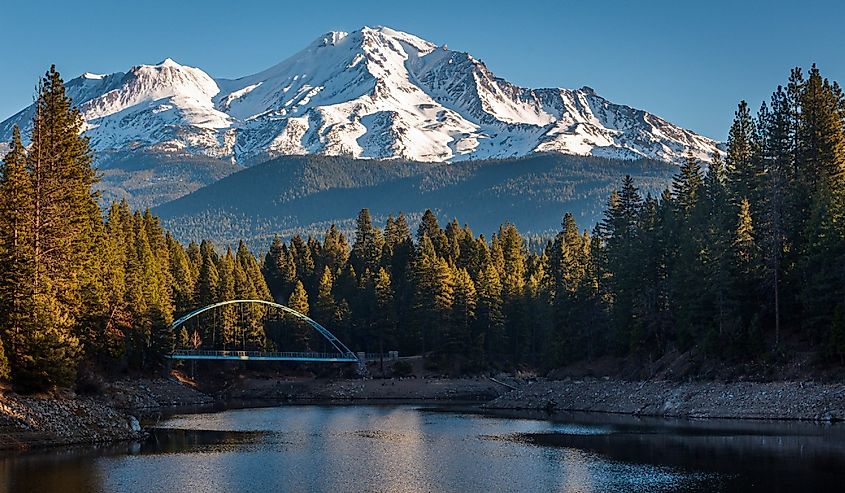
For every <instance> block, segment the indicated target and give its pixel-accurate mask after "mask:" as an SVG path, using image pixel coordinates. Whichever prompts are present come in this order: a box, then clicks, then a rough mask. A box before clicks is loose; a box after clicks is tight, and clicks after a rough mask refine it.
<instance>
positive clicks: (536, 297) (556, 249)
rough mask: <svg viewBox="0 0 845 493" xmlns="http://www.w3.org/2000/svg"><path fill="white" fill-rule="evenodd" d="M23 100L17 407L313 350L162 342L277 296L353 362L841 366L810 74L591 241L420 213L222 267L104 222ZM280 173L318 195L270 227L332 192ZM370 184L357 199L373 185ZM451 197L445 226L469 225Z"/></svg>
mask: <svg viewBox="0 0 845 493" xmlns="http://www.w3.org/2000/svg"><path fill="white" fill-rule="evenodd" d="M37 101H38V103H37V104H38V106H37V108H38V110H37V112H36V114H35V117H34V121H33V143H32V145H31V146H30V147H28V148H24V147H23V145H22V144H21V142H20V139H19V133H18V132H15V134H14V135H15V137H14V139H13V141H12V143H11V146H10V151H9V153H8V154H7V155H6V156H5V158H4V161H3V167H2V176H0V209H2V215H0V317H1V318H0V344H2V348H0V378H3V379H11V380H12V381H13V383H15V384H16V385H18V386H19V387H21V388H27V389H37V388H44V387H47V386H50V385H53V384H60V385H71V384H73V383H74V381H79V380H75V379H77V375H78V374H79V375H82V377H83V378H84V376H85V375H86V374H88V373H89V372H104V373H107V374H114V373H119V372H123V371H125V370H126V369H136V370H144V371H151V370H154V369H156V368H159V367H160V365H161V364H162V363H163V355H164V354H166V353H167V352H168V351H169V350H170V349H172V348H173V347H174V346H180V347H195V346H198V345H201V344H203V345H204V347H207V346H208V345H216V346H225V344H227V341H230V340H232V339H233V338H235V337H238V338H240V340H241V341H243V344H245V345H246V346H248V347H249V348H252V349H278V348H279V346H280V344H282V343H284V344H286V345H285V346H284V347H285V349H290V350H297V349H304V348H310V347H311V345H312V344H313V343H314V341H313V339H312V338H311V337H310V336H309V333H308V332H302V331H300V332H296V330H297V329H296V326H295V325H294V326H293V329H292V330H293V331H294V334H295V337H293V338H287V339H274V338H273V335H272V334H271V333H267V332H265V331H263V330H262V327H261V326H260V325H257V322H258V320H260V317H252V318H251V319H249V320H246V322H244V320H243V317H241V319H240V320H238V319H237V317H235V316H234V314H229V315H226V316H224V320H222V321H221V322H220V323H218V324H214V325H209V326H206V328H205V329H202V328H199V329H194V330H193V332H192V331H191V328H190V327H186V328H185V329H184V330H182V331H180V332H179V333H178V334H171V331H170V330H169V324H170V323H171V321H172V320H173V318H174V315H175V314H182V313H185V312H187V311H188V310H190V309H191V308H193V307H197V306H204V305H206V304H208V303H211V302H213V301H217V300H227V299H232V298H262V299H269V298H274V299H276V300H277V301H279V302H281V303H284V304H287V305H289V306H291V307H292V308H294V309H296V310H298V311H300V312H302V313H307V314H309V315H310V316H311V317H313V318H314V319H316V320H318V321H319V322H321V323H322V324H324V325H325V326H327V327H330V328H331V330H332V331H333V332H335V333H336V335H338V337H340V338H341V339H342V340H343V341H344V342H345V343H346V344H347V345H348V346H349V347H351V348H352V349H353V350H362V351H363V350H366V351H378V350H387V349H394V348H398V349H399V350H400V351H401V352H402V353H403V354H427V355H428V356H429V357H430V359H431V360H432V361H436V360H437V359H438V358H439V357H443V356H447V357H449V360H450V361H452V362H455V361H457V362H459V364H460V365H461V369H462V371H466V372H468V371H483V370H487V369H489V368H491V367H492V366H499V367H511V368H512V367H513V366H515V365H526V366H530V367H535V368H543V369H547V368H552V367H556V366H561V365H567V364H571V363H574V362H577V361H581V360H591V359H595V358H598V357H601V356H605V355H619V356H628V357H631V358H633V359H637V360H640V361H645V362H651V361H655V360H657V359H658V358H660V357H661V356H662V355H664V354H666V353H667V352H669V351H686V350H690V349H694V350H696V351H698V352H700V353H703V354H705V355H706V357H708V358H710V359H712V360H714V361H719V362H720V364H723V365H731V364H737V363H741V362H746V361H754V360H767V361H774V362H778V361H785V360H788V359H789V358H791V357H793V356H794V355H795V353H796V352H797V351H801V352H810V353H812V354H813V355H814V358H815V361H816V362H817V363H818V364H820V365H826V366H831V365H841V364H842V363H843V359H845V268H843V265H845V262H844V261H845V131H843V129H844V128H845V125H844V124H843V122H845V97H843V93H842V90H841V88H840V87H839V85H838V84H836V83H831V82H829V81H828V80H826V79H824V78H823V77H822V76H821V74H820V72H819V71H818V69H816V68H815V67H813V68H812V69H811V70H810V71H809V73H808V74H807V76H806V77H804V75H803V74H802V72H801V71H800V70H798V69H796V70H794V71H793V72H792V73H791V75H790V78H789V80H788V83H787V84H786V85H785V86H783V87H778V88H777V90H776V91H775V92H774V93H773V95H772V98H771V100H770V101H769V102H768V103H766V104H764V105H763V106H762V107H761V109H760V110H759V111H758V112H757V114H756V115H752V114H751V112H750V110H749V108H748V105H747V104H746V103H745V102H742V103H740V104H739V107H738V109H737V112H736V114H735V118H734V122H733V124H732V126H731V129H730V134H729V140H728V145H727V153H726V156H725V158H724V160H723V159H722V158H721V157H720V156H714V158H713V163H712V164H711V165H710V166H708V167H707V170H706V171H704V170H703V169H702V165H701V163H700V162H699V161H697V160H696V159H695V158H694V157H692V156H690V157H689V158H688V159H687V162H686V163H685V164H684V165H683V166H682V167H681V168H680V169H679V170H678V172H677V173H676V174H675V176H674V178H673V179H672V183H671V186H670V187H669V188H666V189H665V190H663V191H662V192H660V193H659V194H651V193H648V192H647V191H644V190H643V189H644V188H645V189H648V188H650V187H651V186H652V185H653V183H652V182H646V185H645V186H641V184H640V183H638V182H637V181H636V180H635V179H634V178H633V177H632V176H626V177H625V178H624V179H623V180H622V182H621V185H619V187H618V190H615V191H613V192H612V193H611V194H610V195H609V199H608V200H607V207H606V210H605V212H604V214H603V218H602V220H601V221H600V223H599V224H598V225H597V226H596V227H595V228H592V229H591V230H589V231H588V230H586V229H581V228H580V227H579V226H578V224H577V221H576V218H575V217H574V216H573V215H572V214H568V213H567V214H565V215H563V219H562V224H561V226H560V227H559V228H558V229H557V230H556V234H555V235H554V237H553V238H552V239H551V240H549V241H548V242H547V243H546V244H545V245H542V246H541V247H539V248H531V249H529V248H528V242H527V241H526V240H525V238H524V237H523V236H522V235H521V234H520V233H519V231H518V230H517V228H516V227H515V226H514V225H512V224H509V223H505V224H502V225H501V226H499V227H498V228H496V231H495V233H494V234H492V235H490V236H489V237H488V236H486V235H477V234H475V233H474V232H473V231H472V230H471V229H470V227H469V226H466V225H464V224H463V223H461V222H458V221H457V220H455V221H450V222H448V223H447V224H446V225H445V227H443V226H441V224H440V223H439V222H438V218H437V216H436V215H435V214H434V213H432V212H431V211H426V212H424V213H423V214H422V215H421V217H420V220H419V225H418V227H417V228H416V231H415V232H414V231H412V228H411V227H410V225H409V221H408V218H407V217H406V216H404V215H402V214H399V215H397V216H388V217H387V219H386V220H385V226H384V228H378V227H376V226H374V224H373V217H372V215H371V212H370V211H369V210H367V209H363V210H361V211H360V212H359V213H358V214H357V217H356V220H355V226H354V232H353V237H352V238H351V239H347V236H346V235H344V233H343V232H342V231H341V230H340V229H339V228H337V227H336V226H333V225H331V226H327V227H326V229H325V230H324V233H323V234H321V237H320V238H319V239H317V238H316V237H303V236H299V235H294V236H293V237H292V238H291V239H290V240H288V241H282V240H281V238H279V237H277V238H275V239H274V240H273V241H272V242H270V243H269V244H268V247H267V248H268V250H267V254H266V255H265V256H264V258H263V261H259V260H257V259H255V258H254V257H253V256H252V254H251V253H250V252H249V249H248V248H247V246H246V244H244V243H243V242H241V243H240V244H239V246H238V248H237V251H236V252H233V251H232V250H231V249H225V250H224V249H220V250H217V249H215V247H214V246H213V244H212V243H211V242H210V241H202V242H192V243H191V244H189V245H188V246H184V245H183V244H181V243H180V242H178V241H176V240H175V239H174V238H173V236H171V234H170V233H168V232H166V231H165V230H164V229H163V228H162V227H161V225H160V224H159V221H158V219H157V218H156V217H155V216H153V215H152V214H151V213H149V212H146V213H141V212H135V213H134V214H133V213H131V211H130V210H129V208H128V206H127V205H126V204H125V203H119V204H115V205H113V206H112V207H111V208H110V210H109V211H108V213H107V214H106V215H105V218H104V217H103V214H102V212H101V211H100V209H99V208H98V207H97V200H96V199H97V195H96V193H94V192H93V190H94V188H95V186H96V185H95V184H96V176H95V173H94V171H93V170H92V168H91V154H90V151H89V149H88V143H87V140H86V139H85V138H82V137H80V135H79V129H80V125H81V120H80V118H79V115H78V112H77V111H76V110H75V109H73V107H72V104H71V101H69V99H68V98H67V97H66V95H65V94H64V90H63V85H62V81H61V78H60V77H59V75H58V73H56V72H55V70H54V69H51V71H50V72H48V73H47V75H46V76H45V78H44V79H43V80H42V81H41V83H40V85H39V93H38V99H37ZM306 159H313V158H306ZM537 159H543V157H538V158H537ZM325 162H327V163H336V164H337V165H339V166H342V165H344V162H343V161H342V160H327V161H325ZM289 163H294V164H293V165H290V166H289V167H285V166H282V165H281V164H280V163H279V162H277V163H276V164H275V165H274V166H275V167H267V168H265V171H261V168H257V169H258V170H259V171H261V172H269V171H270V170H272V171H273V172H274V173H281V174H284V173H293V174H295V173H301V174H302V176H303V177H307V178H302V179H300V182H306V183H311V184H313V185H312V186H310V187H305V188H304V190H305V191H304V192H303V191H302V190H303V189H301V188H299V187H298V186H297V187H292V188H290V189H287V190H281V191H278V193H277V194H276V195H275V196H276V197H283V198H284V199H283V200H280V201H279V203H278V204H277V205H276V206H277V207H279V208H282V209H285V208H286V207H288V205H286V204H290V203H295V201H293V199H291V198H292V197H296V196H297V194H298V193H305V194H309V193H311V194H312V195H310V197H320V196H321V193H320V192H318V193H315V194H314V193H313V191H315V190H321V189H322V188H321V187H324V182H323V181H322V180H328V179H330V178H329V177H330V176H332V175H331V174H326V175H322V174H319V173H316V174H314V173H315V169H314V168H315V167H314V166H310V165H308V161H307V160H306V161H302V162H300V164H302V165H301V166H296V165H295V163H296V161H289ZM338 163H339V164H338ZM630 165H631V166H635V167H636V166H641V163H630ZM381 166H384V169H382V170H381V171H379V172H378V173H379V176H382V175H389V176H391V177H392V178H391V179H395V180H399V181H401V180H407V179H409V178H408V177H409V176H410V177H417V175H414V173H415V171H414V165H413V164H407V163H406V164H401V163H400V164H398V165H397V166H395V167H391V166H387V165H381ZM497 166H502V167H503V168H498V167H497ZM507 166H508V165H504V164H498V165H497V164H491V165H489V167H488V166H487V165H481V164H478V165H477V170H485V171H487V172H491V173H493V172H495V171H496V170H500V169H505V168H506V167H507ZM555 166H556V165H552V164H550V165H549V169H550V170H554V169H558V168H555ZM442 169H447V168H442ZM489 170H493V171H489ZM549 172H550V173H551V172H552V171H549ZM372 173H373V175H375V174H376V172H372ZM646 174H648V173H646ZM373 175H368V174H366V173H364V172H362V173H361V176H359V177H357V178H356V180H357V181H356V183H367V182H368V181H372V182H373V183H375V182H379V180H380V179H381V178H379V177H373ZM236 176H237V175H236ZM246 176H248V175H246ZM341 176H351V175H341ZM422 176H423V177H425V179H419V182H418V185H417V186H421V185H419V184H422V183H425V184H427V185H426V186H425V187H422V190H433V191H436V190H442V189H443V188H444V186H445V187H446V188H448V185H444V184H445V183H448V182H449V179H451V178H453V177H454V176H453V175H451V174H449V173H446V174H443V175H431V174H424V175H422ZM470 176H472V177H473V178H472V179H469V180H468V181H469V182H472V181H473V180H475V179H478V180H480V181H483V180H482V178H480V177H484V176H486V175H485V174H484V173H483V172H480V171H478V172H477V173H476V174H470ZM414 179H418V178H414ZM309 180H310V181H309ZM258 183H259V184H261V186H263V187H267V188H272V186H273V184H272V182H271V180H269V179H267V180H260V181H259V182H258ZM511 183H512V185H511V186H512V187H513V188H514V189H519V190H521V191H523V192H524V193H528V194H530V193H534V191H535V190H536V189H537V188H535V187H534V186H533V185H532V184H531V182H530V181H525V180H514V181H512V182H511ZM544 183H547V182H544ZM540 188H541V189H542V188H543V187H542V186H541V187H540ZM386 190H387V188H385V189H383V191H384V192H385V193H387V192H386ZM644 192H645V193H644ZM204 193H209V194H211V195H210V196H214V193H217V194H219V197H220V198H221V199H222V200H223V199H225V200H233V197H241V200H242V202H244V204H246V205H245V207H246V206H247V205H249V204H250V203H251V201H252V200H256V194H247V195H244V196H239V195H237V194H236V192H234V191H229V192H226V189H225V188H219V189H217V191H216V192H204ZM226 193H231V194H233V195H229V196H227V195H226ZM421 196H425V194H424V193H422V192H421ZM393 197H395V199H396V200H400V199H401V197H399V196H393ZM507 197H508V195H503V196H501V197H500V198H499V199H500V200H507ZM466 199H467V201H466V202H461V204H464V205H461V207H467V210H468V214H469V215H470V216H472V214H474V213H475V214H480V213H478V212H473V209H472V208H471V203H472V201H473V197H472V196H468V197H466ZM263 200H264V199H263V198H261V199H260V200H258V202H260V204H259V205H261V204H263V203H264V202H263ZM312 200H316V199H312ZM379 200H381V198H380V197H378V196H373V201H374V202H378V201H379ZM315 203H324V204H325V207H331V202H321V201H317V202H315ZM558 211H559V212H558V213H562V212H563V208H559V209H558ZM458 212H460V211H458ZM550 213H551V212H550ZM459 217H460V218H461V219H465V218H464V215H463V214H459ZM582 226H585V224H584V223H582ZM291 323H295V322H294V321H291ZM218 327H220V329H219V332H218ZM209 331H210V332H209ZM80 369H82V370H83V371H82V372H81V373H78V371H79V370H80Z"/></svg>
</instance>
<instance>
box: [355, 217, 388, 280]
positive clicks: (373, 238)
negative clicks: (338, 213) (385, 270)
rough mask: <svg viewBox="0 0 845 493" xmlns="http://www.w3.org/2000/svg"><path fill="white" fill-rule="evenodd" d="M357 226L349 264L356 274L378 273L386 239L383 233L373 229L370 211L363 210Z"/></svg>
mask: <svg viewBox="0 0 845 493" xmlns="http://www.w3.org/2000/svg"><path fill="white" fill-rule="evenodd" d="M356 225H357V226H356V229H355V243H353V244H352V252H351V253H350V258H349V262H350V263H351V264H352V266H353V267H355V271H356V272H364V271H365V270H369V271H370V272H378V268H379V263H380V260H381V251H382V246H383V244H384V239H383V238H382V235H381V231H379V230H378V229H376V228H375V227H373V222H372V219H371V218H370V211H369V209H361V212H360V213H358V219H357V221H356Z"/></svg>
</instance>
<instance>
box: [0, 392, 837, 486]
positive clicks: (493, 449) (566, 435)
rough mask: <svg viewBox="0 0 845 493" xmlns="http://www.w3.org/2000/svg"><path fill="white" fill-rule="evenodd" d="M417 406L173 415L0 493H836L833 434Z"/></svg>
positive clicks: (16, 459) (26, 469) (61, 459)
mask: <svg viewBox="0 0 845 493" xmlns="http://www.w3.org/2000/svg"><path fill="white" fill-rule="evenodd" d="M537 418H539V419H525V418H524V417H517V416H513V415H512V416H508V415H503V414H499V415H490V414H486V415H482V414H474V413H471V412H461V411H458V410H451V411H450V410H446V409H436V410H434V409H425V408H420V407H419V406H408V405H389V406H387V405H385V406H358V405H356V406H285V407H270V408H255V409H235V410H228V411H222V412H215V413H204V414H189V415H176V416H173V417H170V418H167V419H164V420H162V421H160V422H159V423H158V424H157V426H158V428H157V429H156V430H155V432H154V433H153V434H152V435H151V436H150V439H149V440H148V441H146V442H145V443H139V444H123V445H120V446H112V447H108V448H84V447H83V448H60V449H51V450H46V451H39V452H34V453H26V454H15V455H5V456H0V492H23V491H26V492H39V493H50V492H60V493H71V492H76V491H84V492H105V491H115V492H134V491H138V492H150V491H152V492H159V491H161V492H164V491H167V492H188V491H202V492H207V491H221V492H223V491H225V492H230V491H245V492H246V491H249V492H276V491H338V492H340V491H408V492H417V491H426V492H428V491H432V492H439V491H460V492H473V491H478V492H490V491H515V492H516V491H518V492H535V491H537V492H539V491H564V492H615V491H626V492H627V491H708V492H709V491H748V490H759V491H790V492H791V491H845V428H843V427H842V426H840V425H833V426H823V425H811V424H802V423H767V422H730V421H721V422H720V421H698V422H696V421H668V420H658V419H635V418H630V417H614V416H608V415H572V416H562V417H557V418H555V419H554V420H552V419H548V418H545V417H543V416H537Z"/></svg>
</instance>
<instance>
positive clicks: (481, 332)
mask: <svg viewBox="0 0 845 493" xmlns="http://www.w3.org/2000/svg"><path fill="white" fill-rule="evenodd" d="M476 292H477V296H478V302H477V305H476V322H477V326H478V329H477V330H476V335H475V341H474V344H475V346H476V347H477V348H478V349H477V354H479V355H481V356H483V355H484V354H488V355H492V354H494V353H495V352H496V351H498V354H502V353H503V352H504V349H505V348H503V347H501V346H502V344H504V316H503V314H502V283H501V280H500V279H499V274H498V272H497V271H496V268H495V266H494V265H493V263H492V262H490V261H488V262H486V263H485V265H484V267H483V268H482V270H481V272H480V273H479V276H478V280H477V281H476Z"/></svg>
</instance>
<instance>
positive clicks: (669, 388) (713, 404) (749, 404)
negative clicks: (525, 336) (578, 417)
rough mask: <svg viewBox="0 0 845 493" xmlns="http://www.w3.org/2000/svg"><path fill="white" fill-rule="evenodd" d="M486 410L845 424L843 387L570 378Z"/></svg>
mask: <svg viewBox="0 0 845 493" xmlns="http://www.w3.org/2000/svg"><path fill="white" fill-rule="evenodd" d="M482 407H484V408H486V409H511V410H520V409H524V410H544V411H548V412H564V411H566V412H569V411H575V412H598V413H614V414H631V415H637V416H659V417H676V418H726V419H773V420H805V421H823V422H832V421H842V420H845V385H842V384H825V383H814V382H731V383H720V382H690V383H679V382H671V381H665V380H654V381H640V382H636V381H631V382H629V381H621V380H611V379H604V378H585V379H566V380H560V381H537V382H533V383H530V384H528V385H525V386H524V387H520V388H518V389H517V390H513V391H511V392H508V393H507V394H504V395H502V396H500V397H497V398H496V399H493V400H492V401H490V402H488V403H486V404H484V405H483V406H482Z"/></svg>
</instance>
